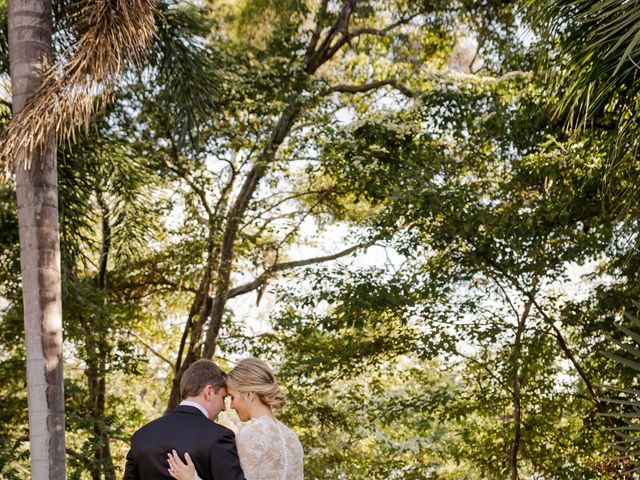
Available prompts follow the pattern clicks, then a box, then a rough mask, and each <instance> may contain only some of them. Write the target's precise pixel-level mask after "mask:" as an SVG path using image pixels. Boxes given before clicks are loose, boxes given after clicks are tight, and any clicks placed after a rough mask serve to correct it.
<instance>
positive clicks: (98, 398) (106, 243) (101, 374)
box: [91, 192, 116, 480]
mask: <svg viewBox="0 0 640 480" xmlns="http://www.w3.org/2000/svg"><path fill="white" fill-rule="evenodd" d="M98 205H100V209H101V211H102V251H101V253H100V262H99V269H98V290H100V291H102V292H104V290H105V289H106V288H107V265H108V262H109V253H110V251H111V224H110V223H109V207H108V206H107V204H106V202H105V201H104V198H103V197H102V193H101V192H98ZM105 349H108V346H106V345H104V343H103V342H98V345H97V348H96V354H97V364H96V372H95V374H96V383H95V390H94V396H93V398H92V399H91V400H92V402H93V405H94V412H93V422H94V423H93V429H94V435H95V438H96V452H95V453H96V458H97V459H98V462H99V467H98V478H99V477H100V472H101V471H102V472H104V478H105V479H106V480H115V479H116V472H115V469H114V467H113V459H112V458H111V448H110V445H109V441H110V439H109V434H108V432H107V422H106V415H105V410H106V399H107V357H108V353H107V352H106V351H104V350H105Z"/></svg>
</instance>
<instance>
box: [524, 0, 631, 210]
mask: <svg viewBox="0 0 640 480" xmlns="http://www.w3.org/2000/svg"><path fill="white" fill-rule="evenodd" d="M529 6H530V7H532V14H533V16H534V18H536V22H535V24H537V26H538V28H540V29H541V33H542V37H543V39H544V40H545V42H546V44H548V45H549V44H550V45H553V46H554V47H558V48H551V49H550V50H549V51H550V52H552V54H551V55H549V56H548V59H549V60H550V61H549V63H548V67H549V71H550V73H551V78H552V79H553V84H554V85H553V86H554V90H555V97H556V98H557V100H558V108H557V114H558V117H562V118H563V119H564V121H565V122H566V125H567V127H568V131H569V132H570V133H572V134H575V135H581V134H582V133H583V132H584V131H585V130H587V129H589V130H591V131H592V132H595V133H597V134H598V135H599V137H598V138H600V139H601V140H602V141H604V142H605V144H606V145H607V147H608V150H609V152H610V162H609V172H608V177H609V178H608V179H607V187H608V189H609V195H610V198H611V199H612V204H613V207H614V208H615V209H616V210H618V211H620V212H621V213H622V214H627V215H628V214H631V215H632V216H635V217H636V218H637V216H638V215H640V209H639V208H638V205H637V198H638V195H640V187H639V184H638V182H637V167H636V163H637V162H636V158H637V153H638V148H639V147H640V141H639V138H640V108H639V106H640V3H639V2H635V1H632V2H629V1H627V0H530V1H529ZM621 216H622V215H621Z"/></svg>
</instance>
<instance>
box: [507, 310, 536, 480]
mask: <svg viewBox="0 0 640 480" xmlns="http://www.w3.org/2000/svg"><path fill="white" fill-rule="evenodd" d="M532 303H533V302H532V301H531V300H527V303H526V304H525V306H524V311H523V312H522V315H520V317H518V326H517V328H516V338H515V340H514V342H513V387H512V398H513V439H512V441H511V448H510V449H509V470H510V471H511V480H519V479H520V475H519V474H518V452H519V450H520V437H521V435H522V399H521V397H520V387H521V384H522V373H521V366H520V359H521V357H522V337H523V335H524V329H525V325H526V322H527V317H529V313H530V312H531V305H532Z"/></svg>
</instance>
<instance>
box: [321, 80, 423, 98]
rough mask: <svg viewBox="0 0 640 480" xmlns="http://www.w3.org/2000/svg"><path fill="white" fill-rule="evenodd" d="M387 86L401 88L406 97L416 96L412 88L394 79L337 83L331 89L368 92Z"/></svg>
mask: <svg viewBox="0 0 640 480" xmlns="http://www.w3.org/2000/svg"><path fill="white" fill-rule="evenodd" d="M386 86H391V87H393V88H395V89H396V90H399V91H400V93H402V94H403V95H404V96H406V97H409V98H413V97H414V93H413V91H411V89H409V88H408V87H407V86H405V85H403V84H402V83H400V82H398V81H397V80H394V79H387V80H379V81H377V82H371V83H365V84H364V85H336V86H335V87H333V88H332V89H331V90H332V91H334V92H340V93H366V92H369V91H371V90H377V89H378V88H381V87H386Z"/></svg>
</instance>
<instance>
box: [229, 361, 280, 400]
mask: <svg viewBox="0 0 640 480" xmlns="http://www.w3.org/2000/svg"><path fill="white" fill-rule="evenodd" d="M227 386H228V387H231V388H233V389H235V390H238V391H240V392H254V393H255V394H256V395H257V396H258V398H259V399H260V401H261V402H262V403H264V404H265V405H267V406H269V407H271V408H282V407H283V406H284V405H285V403H286V401H285V398H284V394H283V393H282V390H280V387H278V384H277V383H276V379H275V377H274V375H273V371H272V370H271V368H270V367H269V365H267V364H266V362H264V361H262V360H260V359H259V358H254V357H249V358H245V359H243V360H240V361H239V362H238V364H237V365H236V366H235V367H234V369H233V370H231V371H230V372H229V375H228V377H227Z"/></svg>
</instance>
